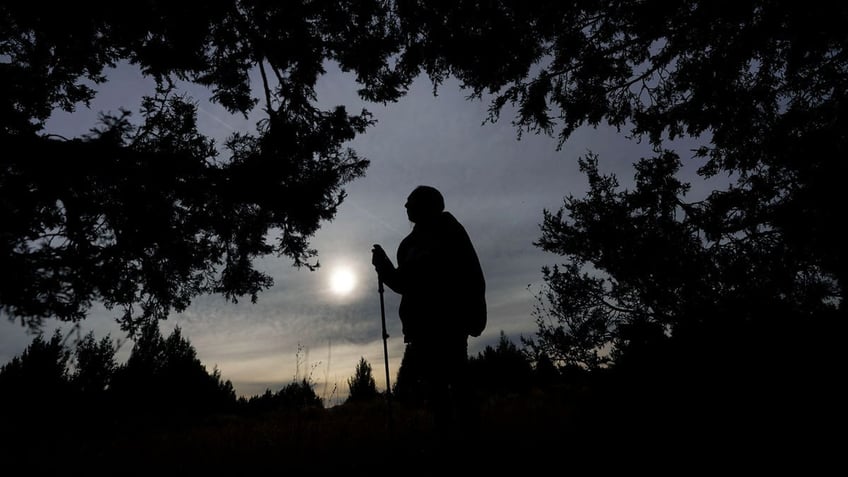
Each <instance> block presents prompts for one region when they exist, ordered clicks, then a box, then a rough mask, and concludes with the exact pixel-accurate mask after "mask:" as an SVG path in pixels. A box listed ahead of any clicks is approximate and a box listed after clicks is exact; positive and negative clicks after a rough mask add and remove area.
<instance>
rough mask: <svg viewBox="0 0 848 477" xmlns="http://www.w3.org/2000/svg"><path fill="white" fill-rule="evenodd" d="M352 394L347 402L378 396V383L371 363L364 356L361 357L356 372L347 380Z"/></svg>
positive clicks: (367, 399) (362, 400) (372, 398)
mask: <svg viewBox="0 0 848 477" xmlns="http://www.w3.org/2000/svg"><path fill="white" fill-rule="evenodd" d="M347 385H348V388H349V389H350V394H349V395H348V397H347V402H364V401H371V400H374V399H375V398H376V397H377V383H376V381H374V375H373V374H372V370H371V364H370V363H368V361H366V360H365V358H364V357H360V358H359V363H357V365H356V372H355V374H354V375H353V376H351V377H350V378H348V380H347Z"/></svg>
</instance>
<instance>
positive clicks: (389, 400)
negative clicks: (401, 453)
mask: <svg viewBox="0 0 848 477" xmlns="http://www.w3.org/2000/svg"><path fill="white" fill-rule="evenodd" d="M377 291H378V292H379V293H380V317H381V318H382V320H383V359H384V360H385V362H386V404H387V406H388V409H389V428H391V425H392V385H391V382H390V381H389V348H388V344H387V340H388V339H389V334H388V333H386V305H385V302H384V301H383V280H382V279H381V278H380V276H379V275H377Z"/></svg>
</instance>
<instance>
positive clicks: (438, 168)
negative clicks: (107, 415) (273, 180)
mask: <svg viewBox="0 0 848 477" xmlns="http://www.w3.org/2000/svg"><path fill="white" fill-rule="evenodd" d="M356 87H357V86H356V84H355V82H354V80H353V78H352V77H351V76H350V75H347V74H345V73H342V72H340V71H338V70H337V69H335V68H333V67H332V65H328V72H327V73H326V74H325V75H324V76H322V78H321V79H320V80H319V83H318V85H317V87H316V93H317V101H318V104H319V105H321V106H322V107H324V108H330V107H333V106H335V105H339V104H343V105H345V106H346V107H347V108H348V110H349V112H351V113H355V112H358V111H359V110H360V109H362V108H366V109H368V110H369V111H370V112H372V114H373V115H374V118H375V119H376V120H377V123H376V124H375V125H374V126H372V127H371V128H369V129H368V131H366V133H365V134H363V135H360V136H359V137H357V138H356V139H355V140H353V141H352V142H351V143H350V144H349V147H351V148H353V149H354V150H356V151H357V153H358V154H359V155H360V156H361V157H364V158H367V159H368V160H370V166H369V167H368V169H367V170H366V174H365V176H364V177H361V178H359V179H356V180H354V181H353V182H351V183H348V184H347V185H346V186H345V191H346V193H347V198H346V199H345V201H344V202H343V203H342V204H341V206H340V207H339V209H338V213H337V215H336V217H335V218H334V219H333V220H332V221H330V222H324V223H323V225H322V227H321V229H320V230H319V231H318V232H317V234H316V235H315V236H314V237H313V238H312V241H311V245H312V247H313V248H315V249H317V250H318V260H319V262H320V268H319V269H318V270H316V271H309V270H308V269H306V268H300V269H298V268H295V267H294V266H293V265H292V262H291V260H290V259H288V258H285V257H282V258H278V257H274V256H271V257H267V258H264V259H262V260H260V261H259V262H257V266H258V267H259V268H260V269H261V270H264V271H267V272H268V273H269V274H270V275H271V276H272V277H273V279H274V281H275V283H274V286H273V287H272V288H270V289H268V290H266V291H264V292H263V293H261V294H260V295H259V299H258V302H257V303H255V304H253V303H251V301H250V299H249V297H248V298H246V299H244V300H240V301H239V303H237V304H233V303H230V302H227V301H226V300H225V299H223V298H222V297H218V296H201V297H198V298H197V299H195V301H194V302H193V303H192V304H191V305H190V306H189V307H188V308H187V309H186V310H185V311H184V312H181V313H175V314H172V316H171V317H169V319H168V320H167V321H164V322H162V323H161V327H162V334H163V335H164V336H167V335H168V334H170V332H171V330H173V328H174V327H175V326H179V327H180V329H181V332H182V334H183V336H184V337H186V338H187V339H188V340H189V341H190V342H191V344H192V345H193V346H194V347H195V349H196V350H197V353H198V357H199V359H200V360H201V361H202V363H203V364H204V365H205V366H206V367H207V369H208V370H209V371H211V370H212V369H213V368H217V369H218V370H219V371H220V372H221V376H222V378H223V379H225V380H230V381H231V382H232V383H233V386H234V388H235V390H236V394H237V395H239V396H244V397H250V396H254V395H258V394H262V393H263V392H264V391H265V390H266V389H271V390H272V391H277V390H279V389H280V388H282V387H283V386H285V385H286V384H288V383H290V382H292V381H299V380H301V379H307V380H309V381H310V382H312V383H314V390H315V392H316V394H317V395H318V397H320V398H322V399H324V401H325V405H330V406H331V405H335V404H338V403H340V402H342V401H343V400H344V398H345V397H346V396H347V393H348V384H347V382H348V379H349V378H350V377H352V376H353V375H354V373H355V368H356V365H357V363H358V362H359V360H360V358H364V359H365V360H367V361H368V362H369V364H371V366H372V371H373V375H374V378H375V380H376V382H377V388H378V389H379V390H384V389H385V384H386V383H385V367H384V366H385V365H384V353H383V343H382V332H381V313H380V295H379V293H378V290H377V276H376V273H375V272H374V270H373V267H372V266H371V262H370V260H371V252H370V251H371V246H372V245H373V244H377V243H379V244H381V245H382V246H383V247H384V248H385V249H386V251H387V252H388V254H389V256H390V257H392V258H394V254H395V251H396V249H397V245H398V244H399V242H400V241H401V239H403V237H404V236H406V234H408V233H409V232H410V231H411V230H412V224H411V223H410V222H409V221H408V220H407V218H406V212H405V209H404V207H403V205H404V203H405V201H406V197H407V195H408V194H409V193H410V192H411V191H412V190H413V189H414V188H415V187H416V186H418V185H421V184H426V185H431V186H434V187H436V188H437V189H439V190H440V191H441V192H442V194H443V196H444V198H445V204H446V210H448V211H450V212H451V213H453V214H454V215H455V216H456V218H457V219H458V220H459V221H460V222H461V223H462V224H463V225H464V226H465V228H466V230H467V231H468V234H469V235H470V237H471V239H472V241H473V243H474V245H475V248H476V250H477V253H478V255H479V258H480V261H481V264H482V267H483V271H484V274H485V276H486V284H487V293H486V298H487V303H488V313H489V315H488V316H489V322H488V326H487V328H486V330H485V331H484V332H483V334H482V335H481V336H480V337H476V338H474V337H472V338H469V355H471V356H476V355H477V353H479V352H481V351H482V350H483V349H485V347H486V346H489V345H491V346H496V345H497V342H498V340H499V339H500V334H501V333H503V334H505V335H506V337H507V338H508V339H510V340H511V341H513V342H514V343H516V344H517V345H518V344H519V341H520V337H521V336H525V337H531V338H532V337H534V334H535V331H536V322H535V316H534V315H533V308H534V305H536V304H537V303H538V302H537V299H536V294H537V293H538V292H539V291H541V287H542V285H543V280H542V272H541V269H542V267H543V266H545V265H553V264H555V263H560V262H561V257H558V256H556V255H553V254H550V253H547V252H544V251H542V250H540V249H539V248H537V247H535V246H534V245H533V242H534V241H536V240H537V239H538V238H539V236H540V233H541V230H540V224H541V222H542V216H543V210H545V209H548V210H551V211H555V210H557V209H559V208H560V207H561V205H562V203H563V198H564V197H566V196H567V195H570V194H573V195H575V196H578V197H582V195H583V193H584V192H585V191H586V189H587V183H586V180H585V177H584V176H583V175H582V174H580V173H579V170H578V165H577V159H578V157H580V156H582V155H585V154H586V153H587V152H588V151H590V150H591V151H592V152H594V153H597V154H598V155H599V156H600V168H601V171H602V172H605V173H615V174H616V175H617V176H618V177H619V178H620V179H622V183H624V184H626V183H627V180H628V179H629V178H631V177H632V175H633V170H632V167H631V164H632V163H633V161H634V160H636V159H638V158H639V157H641V156H645V155H647V154H648V151H647V148H646V147H645V146H643V145H638V144H635V143H633V142H631V141H628V140H627V139H626V138H625V137H624V134H623V133H619V132H617V131H615V130H614V129H611V128H597V129H596V128H590V127H584V128H581V129H579V130H577V131H576V132H575V133H574V134H573V135H572V137H571V138H570V139H569V140H568V141H567V142H566V143H565V144H564V145H563V147H562V148H561V150H559V151H558V150H557V141H556V139H555V138H550V137H546V136H539V135H533V134H529V135H524V136H523V137H522V138H521V139H520V140H519V139H518V137H517V130H516V129H515V128H514V127H513V126H512V124H511V122H510V121H511V119H512V118H513V116H512V114H511V112H510V111H509V110H505V111H504V113H503V114H502V116H501V119H500V121H498V122H497V123H494V124H492V123H488V122H486V118H487V116H488V106H489V102H488V100H486V99H482V100H468V99H466V98H467V96H468V94H469V92H468V91H463V90H462V89H461V88H460V87H459V84H458V83H456V82H453V81H446V82H445V83H444V84H443V85H441V86H440V87H439V89H438V94H437V95H434V93H433V86H432V84H431V83H430V81H429V80H428V79H427V78H426V77H421V78H419V80H417V81H416V82H415V83H414V84H413V85H412V87H411V88H410V90H409V92H408V94H407V95H406V96H405V97H403V98H402V99H400V100H399V101H398V102H396V103H391V104H388V105H382V104H373V103H365V102H363V101H361V100H359V99H358V97H357V96H356ZM98 90H99V93H98V96H97V97H96V98H95V100H94V101H93V102H92V104H91V107H90V108H89V109H86V108H80V109H79V110H77V111H76V112H75V113H73V114H69V113H64V112H58V113H56V114H54V116H53V117H52V118H51V120H50V121H49V123H48V128H47V131H48V132H51V133H56V134H61V135H63V136H65V137H73V136H78V135H81V134H84V133H86V132H88V130H89V129H90V128H92V127H93V126H94V125H95V121H96V119H97V115H98V113H99V112H101V111H102V112H108V111H112V112H117V110H118V108H119V107H121V106H123V107H125V108H127V109H129V110H131V111H133V112H134V115H133V117H135V118H137V117H138V116H139V115H138V109H139V99H140V97H141V96H142V95H144V94H152V91H153V83H152V82H151V81H150V80H148V79H145V78H143V77H142V76H141V74H140V73H139V72H138V71H137V70H135V69H134V68H132V67H129V66H121V67H119V68H117V69H115V70H113V71H112V73H111V74H110V81H109V82H108V83H107V84H105V85H102V86H100V87H98ZM185 91H186V92H187V93H189V94H190V95H191V96H192V97H193V98H194V99H196V100H197V101H198V105H199V111H198V126H199V129H200V131H201V132H203V133H205V134H207V135H209V136H211V137H214V138H216V140H217V141H218V142H219V143H222V142H223V140H224V139H225V138H226V137H227V136H228V135H229V134H231V133H232V132H234V131H254V130H255V123H256V121H257V120H258V119H259V118H260V117H261V112H259V111H256V114H254V115H251V116H250V117H249V118H247V119H245V118H243V117H237V116H231V115H229V114H228V113H227V112H226V111H225V110H223V109H222V108H220V107H219V106H217V105H215V104H211V103H209V102H208V92H207V91H205V90H203V89H200V88H196V87H191V86H187V87H186V89H185ZM258 96H259V95H257V97H258ZM339 270H347V271H348V273H349V276H350V277H351V278H352V280H353V283H352V284H351V285H352V289H351V290H350V291H349V292H348V293H346V294H341V293H338V292H336V291H334V289H333V287H332V286H331V285H332V280H333V276H334V274H335V273H336V272H338V271H339ZM383 299H384V303H385V310H386V316H385V318H386V326H387V333H388V334H389V338H388V340H387V345H388V353H387V354H388V359H389V376H390V379H391V380H394V377H395V376H396V373H397V370H398V366H399V364H400V360H401V357H402V355H403V346H404V345H403V337H402V334H401V327H400V321H399V319H398V315H397V307H398V304H399V297H398V296H397V295H396V294H395V293H394V292H392V291H391V290H389V289H388V288H386V290H385V292H384V295H383ZM117 314H118V310H114V311H109V310H106V309H104V308H103V307H102V306H95V307H94V308H93V309H92V310H91V313H90V316H89V317H88V318H87V319H86V320H85V321H83V322H81V324H80V328H79V331H80V332H81V334H85V333H87V332H88V331H93V332H94V334H95V336H97V337H98V338H99V337H102V336H107V335H108V336H111V337H112V338H113V339H115V340H117V341H119V342H120V344H121V346H120V349H119V351H118V359H119V360H123V359H125V358H126V356H128V355H129V352H130V350H131V348H132V342H131V341H128V340H126V339H125V336H124V334H123V333H122V332H121V331H120V330H119V328H118V327H117V325H116V324H115V322H114V319H113V317H114V316H116V315H117ZM56 327H59V328H60V329H62V330H64V331H66V332H67V331H68V330H70V327H69V326H68V325H61V324H57V323H55V322H50V321H48V322H47V326H46V327H45V328H44V332H45V333H48V336H49V334H52V330H53V329H55V328H56ZM32 338H33V335H32V334H30V333H28V331H27V330H26V329H25V328H23V327H22V326H21V325H20V324H19V323H18V322H12V321H9V320H8V317H5V316H4V317H2V319H0V364H4V363H6V362H8V361H9V360H11V359H12V357H14V356H16V355H20V353H21V352H23V350H24V349H25V348H26V346H27V345H28V344H29V343H30V342H31V341H32Z"/></svg>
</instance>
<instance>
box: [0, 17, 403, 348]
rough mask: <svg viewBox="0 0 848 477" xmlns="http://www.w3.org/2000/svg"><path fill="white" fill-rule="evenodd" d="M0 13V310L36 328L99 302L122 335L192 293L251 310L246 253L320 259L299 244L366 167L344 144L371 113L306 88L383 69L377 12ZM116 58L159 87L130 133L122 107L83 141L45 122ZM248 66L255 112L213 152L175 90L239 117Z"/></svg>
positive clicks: (298, 261) (386, 47) (81, 100)
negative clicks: (199, 94) (329, 101)
mask: <svg viewBox="0 0 848 477" xmlns="http://www.w3.org/2000/svg"><path fill="white" fill-rule="evenodd" d="M0 12H2V15H0V16H1V17H2V20H0V22H2V23H0V25H2V28H0V31H2V32H3V33H2V38H0V57H2V60H1V61H0V78H2V79H0V86H2V89H3V91H4V95H3V98H4V99H3V100H2V102H0V149H2V150H3V154H2V157H3V159H2V160H0V223H3V227H2V231H1V232H0V268H2V269H3V270H4V273H3V277H0V309H2V310H3V311H5V312H6V313H8V314H9V315H10V316H12V317H15V318H20V319H21V321H22V322H24V323H26V324H27V325H29V326H30V327H33V328H38V327H39V326H40V324H41V323H42V321H43V319H45V318H55V319H58V320H62V321H78V320H81V319H83V318H84V317H85V314H86V312H87V311H88V309H89V307H90V306H91V304H92V302H95V301H97V302H102V303H104V304H105V305H106V306H107V307H108V308H110V309H112V308H116V307H117V308H118V309H120V310H122V314H121V315H120V317H119V321H120V323H121V325H122V326H123V327H124V329H126V330H127V331H129V332H130V333H135V332H137V331H138V330H139V327H140V326H141V325H142V324H143V322H145V321H149V320H151V319H152V320H155V319H162V318H165V317H166V316H167V315H168V313H169V312H171V311H173V310H176V311H180V310H183V309H185V307H186V306H187V305H188V304H189V303H190V301H191V299H192V298H193V297H195V296H197V295H199V294H203V293H220V294H222V295H224V296H226V297H227V298H228V299H231V300H233V301H235V300H237V299H239V298H240V297H243V296H250V297H251V299H252V300H254V301H255V300H256V299H257V294H258V293H259V292H260V291H261V290H264V289H266V288H267V287H269V286H270V285H271V283H272V279H271V277H269V276H268V275H266V274H264V273H262V272H260V271H258V270H256V269H255V268H254V266H253V260H254V259H255V258H257V257H261V256H264V255H267V254H271V253H276V254H279V255H281V256H286V257H290V258H291V259H292V260H293V262H294V264H295V265H296V266H304V265H305V266H308V267H310V268H311V267H314V266H317V265H318V262H317V261H316V260H315V256H316V251H315V250H313V249H311V248H310V247H309V239H310V237H311V236H312V235H313V234H314V233H315V232H316V230H317V228H318V227H319V225H320V223H321V222H322V221H326V220H330V219H332V218H333V216H334V215H335V212H336V210H337V207H338V205H339V204H340V203H341V201H342V200H343V199H344V191H343V189H342V186H343V185H344V184H346V183H347V182H348V181H350V180H352V179H354V178H356V177H358V176H360V175H361V174H363V172H364V170H365V168H366V166H367V164H368V162H367V161H366V160H364V159H362V158H360V157H358V156H357V155H356V153H355V152H353V151H352V150H349V149H345V148H344V147H343V144H344V143H345V142H347V141H349V140H351V139H353V137H354V136H355V135H356V134H358V133H361V132H363V131H364V130H365V128H366V127H367V126H368V125H370V124H371V119H370V115H369V114H368V113H367V112H365V111H363V112H362V113H360V114H355V115H351V114H348V112H347V111H345V109H344V107H336V108H332V109H329V110H326V111H324V110H321V109H319V108H317V107H316V106H315V105H314V101H315V99H316V98H315V94H314V91H313V88H314V85H315V82H316V80H317V78H318V77H319V76H320V75H321V74H322V73H323V62H324V61H325V60H336V61H338V62H339V63H340V64H341V65H342V67H343V68H344V69H346V70H353V71H355V72H356V73H357V74H358V75H360V76H361V77H363V78H364V77H366V76H369V75H372V74H374V73H375V72H376V71H377V70H379V69H380V68H381V65H383V64H384V62H385V61H386V57H387V56H388V55H389V54H390V52H391V48H394V47H395V46H393V45H391V44H390V43H388V42H387V41H386V40H385V36H386V32H384V31H383V28H387V27H388V26H387V24H386V23H385V21H384V20H385V15H386V12H385V10H384V9H383V7H382V4H381V3H380V2H376V1H364V2H356V4H351V5H345V6H339V5H335V4H332V3H325V2H296V3H286V4H285V5H283V4H279V5H277V4H273V3H267V2H266V3H254V2H237V1H216V2H212V3H208V2H188V3H185V2H181V3H179V4H165V3H155V2H154V3H151V2H140V3H138V2H136V3H132V4H127V5H121V6H120V7H117V6H115V5H111V4H106V3H102V2H93V3H91V2H89V3H83V4H68V5H54V6H51V8H42V7H41V6H38V5H35V4H27V3H20V2H15V3H11V4H4V5H3V6H2V7H0ZM365 53H367V56H366V55H364V54H365ZM117 63H130V64H133V65H136V66H138V67H139V68H140V69H141V70H142V72H143V73H144V74H145V75H148V76H150V77H152V78H154V79H155V80H156V82H157V84H158V88H157V91H156V93H155V95H153V96H151V97H147V98H145V99H144V101H143V103H142V105H141V121H140V122H139V123H137V124H133V123H132V122H130V115H129V113H128V112H122V113H120V114H118V115H107V116H104V117H103V119H102V124H101V125H100V126H99V127H97V128H95V125H92V128H93V129H92V132H91V134H89V135H87V136H85V137H81V138H72V139H65V138H61V137H56V136H53V135H50V134H49V131H45V130H44V126H45V120H46V119H47V118H48V117H49V115H50V114H51V112H52V111H53V110H54V109H58V108H61V109H63V110H66V111H73V110H74V109H75V108H77V107H80V106H87V105H88V103H89V101H90V100H91V99H92V98H93V96H94V95H95V93H96V88H97V86H98V85H99V84H101V83H103V82H104V81H106V80H107V79H108V78H107V77H106V76H105V74H104V71H105V69H107V68H109V67H112V66H114V65H116V64H117ZM255 69H258V71H259V72H260V73H261V78H262V84H261V85H260V88H259V89H260V90H262V91H264V98H263V100H264V101H263V109H264V111H265V113H266V117H265V119H263V120H262V121H261V122H260V123H259V124H258V125H257V134H256V135H248V134H235V135H233V136H232V137H230V138H229V139H228V140H227V141H226V143H225V144H224V145H223V148H222V147H219V145H217V144H215V143H214V142H213V141H212V140H211V139H210V138H208V137H206V136H204V135H203V133H202V132H201V131H198V130H197V128H196V105H195V104H193V103H192V101H191V100H190V99H189V98H186V97H184V96H181V95H179V94H178V93H177V92H176V91H175V89H174V88H175V87H174V85H175V84H176V81H177V80H180V81H188V82H192V83H194V84H197V85H200V86H205V87H207V88H209V89H210V90H211V92H212V96H213V99H214V100H215V101H217V102H218V103H220V104H221V105H222V106H224V107H225V108H227V109H228V110H229V111H231V112H233V113H241V114H245V115H246V114H247V113H248V112H250V111H251V110H252V109H253V108H254V107H256V106H257V103H258V100H257V99H256V98H254V97H253V96H252V94H253V90H252V85H251V82H250V77H249V73H250V72H251V71H254V70H255ZM373 88H375V89H379V88H380V86H379V85H377V84H374V85H373ZM222 154H223V157H221V155H222ZM272 237H273V238H272Z"/></svg>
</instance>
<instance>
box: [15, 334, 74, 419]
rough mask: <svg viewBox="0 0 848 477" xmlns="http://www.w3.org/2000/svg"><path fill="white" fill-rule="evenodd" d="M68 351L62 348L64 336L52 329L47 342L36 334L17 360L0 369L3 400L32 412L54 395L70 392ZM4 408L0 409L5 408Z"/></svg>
mask: <svg viewBox="0 0 848 477" xmlns="http://www.w3.org/2000/svg"><path fill="white" fill-rule="evenodd" d="M69 359H70V352H69V351H68V349H67V348H66V347H65V345H64V337H63V336H62V332H61V331H60V330H56V331H55V332H54V333H53V335H52V336H51V338H50V339H49V340H45V339H44V337H43V336H42V335H40V334H39V335H36V336H35V338H33V340H32V342H31V343H30V344H29V346H27V347H26V349H24V351H23V353H21V355H20V357H18V356H15V357H14V358H12V360H11V361H10V362H9V363H6V364H4V365H3V367H2V368H0V389H2V390H3V393H2V395H3V398H4V399H10V400H11V401H13V402H15V403H16V404H17V405H15V406H13V408H15V409H19V410H20V409H21V408H23V409H24V410H25V412H24V413H25V414H27V411H31V412H33V413H34V412H35V411H37V410H45V411H46V410H47V409H44V406H43V405H45V404H47V403H48V402H50V400H51V399H53V398H54V396H63V395H67V394H68V391H69V389H70V386H69V385H70V382H69V377H68V368H67V364H68V360H69ZM5 407H6V406H4V408H5Z"/></svg>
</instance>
